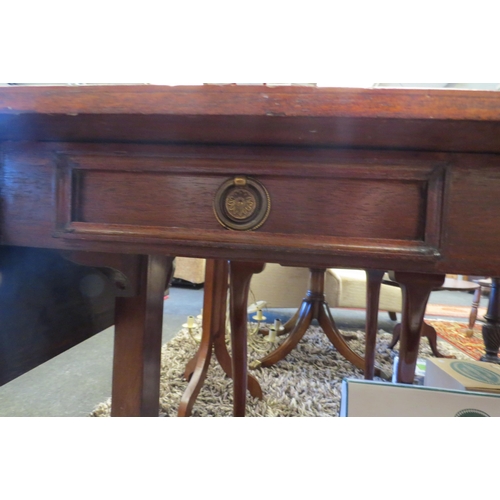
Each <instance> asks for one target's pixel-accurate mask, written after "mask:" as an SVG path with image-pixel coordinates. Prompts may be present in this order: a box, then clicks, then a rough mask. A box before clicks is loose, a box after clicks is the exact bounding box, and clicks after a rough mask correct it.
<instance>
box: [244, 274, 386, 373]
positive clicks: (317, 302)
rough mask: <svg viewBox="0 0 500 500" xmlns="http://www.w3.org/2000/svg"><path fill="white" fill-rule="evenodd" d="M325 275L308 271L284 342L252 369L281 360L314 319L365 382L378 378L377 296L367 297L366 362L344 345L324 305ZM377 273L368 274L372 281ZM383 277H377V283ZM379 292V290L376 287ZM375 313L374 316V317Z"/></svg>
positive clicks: (286, 325) (369, 293)
mask: <svg viewBox="0 0 500 500" xmlns="http://www.w3.org/2000/svg"><path fill="white" fill-rule="evenodd" d="M325 271H326V269H310V274H309V285H308V287H307V288H308V289H307V295H306V297H305V298H304V300H303V301H302V304H301V306H300V308H299V309H298V311H297V312H296V313H295V314H294V316H293V318H291V319H290V320H289V321H287V323H286V324H285V327H284V329H283V332H282V335H283V334H285V333H289V335H288V337H287V338H286V340H285V341H284V342H283V343H282V344H281V345H280V346H279V347H278V348H277V349H275V350H274V351H272V352H271V353H270V354H268V355H267V356H265V357H264V358H262V359H260V360H258V361H257V362H255V363H254V364H253V365H252V368H261V367H268V366H272V365H274V364H276V363H277V362H278V361H281V360H282V359H284V358H285V357H286V356H287V355H288V354H290V352H292V350H293V349H294V348H295V347H296V346H297V344H298V343H299V342H300V340H301V339H302V337H303V336H304V334H305V333H306V331H307V329H308V328H309V327H310V326H311V322H312V320H313V319H316V320H318V322H319V324H320V326H321V328H322V329H323V331H324V333H325V334H326V336H327V337H328V339H329V340H330V342H331V343H332V344H333V345H334V346H335V348H336V349H337V350H338V351H339V353H340V354H341V355H342V356H344V357H345V358H346V359H347V360H348V361H350V362H351V363H352V364H353V365H354V366H356V367H357V368H359V369H360V370H363V369H364V370H365V379H368V380H373V377H374V375H375V373H376V374H377V375H380V370H379V369H375V335H376V332H377V324H378V319H377V316H378V295H377V294H376V293H374V292H376V290H375V288H376V287H375V288H374V289H373V290H372V288H373V287H369V290H368V296H369V302H370V305H371V308H370V307H369V308H368V314H367V322H366V336H367V341H366V356H365V359H363V358H361V357H360V356H359V355H358V354H356V353H355V352H354V351H353V350H352V349H351V348H350V347H349V345H348V344H347V343H346V342H345V340H344V337H343V335H342V334H341V333H340V331H339V329H338V328H337V326H336V324H335V320H334V319H333V317H332V315H331V313H330V308H329V306H328V304H327V303H326V301H325V293H324V289H325ZM377 273H379V271H373V272H369V276H371V277H372V278H371V279H375V280H377V279H378V277H377V276H378V274H377ZM383 274H384V273H383V272H382V276H383ZM381 279H382V277H380V280H381ZM379 289H380V287H379ZM375 313H376V314H375Z"/></svg>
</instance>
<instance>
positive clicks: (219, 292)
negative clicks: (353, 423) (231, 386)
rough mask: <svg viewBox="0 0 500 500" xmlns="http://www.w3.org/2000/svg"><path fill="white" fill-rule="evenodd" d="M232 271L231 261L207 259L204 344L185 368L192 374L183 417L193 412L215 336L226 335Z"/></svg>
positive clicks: (181, 406)
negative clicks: (228, 296)
mask: <svg viewBox="0 0 500 500" xmlns="http://www.w3.org/2000/svg"><path fill="white" fill-rule="evenodd" d="M228 272H229V271H228V264H227V261H225V260H213V259H208V260H207V261H206V268H205V289H204V295H203V324H202V337H201V344H200V347H199V349H198V352H197V353H196V355H195V356H194V358H193V359H191V361H189V363H188V364H187V366H186V371H185V372H184V376H185V377H186V378H190V381H189V384H188V386H187V388H186V390H185V391H184V394H183V395H182V399H181V403H180V405H179V410H178V415H179V417H188V416H189V415H191V411H192V409H193V405H194V402H195V401H196V398H197V396H198V394H199V392H200V389H201V387H202V386H203V382H204V381H205V378H206V375H207V370H208V366H209V364H210V358H211V355H212V345H213V343H214V338H215V337H217V336H220V335H222V336H224V335H225V321H226V301H227V286H228Z"/></svg>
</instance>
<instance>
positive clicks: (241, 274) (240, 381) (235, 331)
mask: <svg viewBox="0 0 500 500" xmlns="http://www.w3.org/2000/svg"><path fill="white" fill-rule="evenodd" d="M264 266H265V264H262V263H251V262H237V261H231V262H230V263H229V277H230V279H229V288H230V293H229V310H230V321H231V346H232V354H233V356H232V374H233V384H234V402H233V415H234V416H235V417H244V416H245V405H246V391H247V383H248V375H247V321H248V318H247V316H248V315H247V302H248V290H249V288H250V280H251V279H252V276H253V274H255V273H260V272H261V271H262V270H263V269H264Z"/></svg>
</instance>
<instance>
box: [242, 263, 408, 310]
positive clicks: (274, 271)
mask: <svg viewBox="0 0 500 500" xmlns="http://www.w3.org/2000/svg"><path fill="white" fill-rule="evenodd" d="M308 279H309V269H307V268H300V267H287V266H281V265H279V264H266V267H265V269H264V271H263V272H262V273H260V274H256V275H254V277H253V278H252V282H251V284H250V296H249V303H252V302H256V301H260V300H264V301H265V302H266V303H267V307H268V308H298V307H299V306H300V304H301V302H302V299H303V298H304V297H305V294H306V292H307V285H308ZM325 297H326V302H327V303H328V305H329V306H330V307H332V308H337V307H339V308H340V307H345V308H355V309H364V308H366V273H365V271H363V270H358V269H327V271H326V274H325ZM401 308H402V294H401V290H400V288H399V287H395V286H390V285H385V284H382V287H381V291H380V306H379V309H380V310H381V311H389V312H394V313H396V312H401Z"/></svg>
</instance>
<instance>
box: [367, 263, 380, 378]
mask: <svg viewBox="0 0 500 500" xmlns="http://www.w3.org/2000/svg"><path fill="white" fill-rule="evenodd" d="M383 277H384V271H379V270H367V271H366V281H367V286H366V325H365V332H366V341H365V379H366V380H373V377H374V375H375V348H376V344H377V330H378V308H379V301H380V286H381V284H382V278H383Z"/></svg>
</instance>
